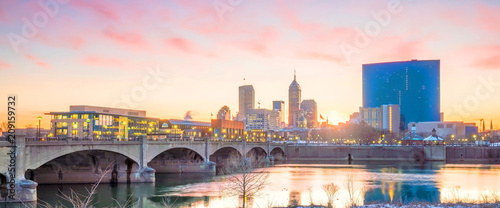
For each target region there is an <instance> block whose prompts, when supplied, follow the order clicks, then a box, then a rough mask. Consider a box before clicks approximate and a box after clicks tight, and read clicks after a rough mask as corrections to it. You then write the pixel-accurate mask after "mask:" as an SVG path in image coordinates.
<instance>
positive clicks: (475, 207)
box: [360, 203, 500, 208]
mask: <svg viewBox="0 0 500 208" xmlns="http://www.w3.org/2000/svg"><path fill="white" fill-rule="evenodd" d="M394 207H398V208H465V207H469V208H470V207H472V208H498V207H500V203H494V204H467V203H460V204H426V203H415V204H372V205H365V206H360V208H394Z"/></svg>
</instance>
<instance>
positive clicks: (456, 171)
mask: <svg viewBox="0 0 500 208" xmlns="http://www.w3.org/2000/svg"><path fill="white" fill-rule="evenodd" d="M267 170H268V171H269V172H270V174H269V184H268V186H266V188H265V189H264V190H263V191H262V192H261V194H260V195H259V196H257V197H254V198H251V199H250V200H249V201H250V202H251V204H253V205H254V207H269V205H272V206H282V207H284V206H289V205H290V204H299V205H310V204H311V201H312V203H314V204H316V205H326V203H327V198H326V194H325V193H324V191H323V190H322V188H321V187H322V186H323V185H325V184H328V183H332V182H333V183H335V184H336V185H339V186H340V188H341V189H340V191H339V194H338V195H337V200H336V202H335V206H336V207H344V206H345V204H346V203H347V201H348V199H349V197H348V192H347V187H346V184H347V181H348V177H352V178H353V185H354V187H355V190H358V191H359V203H360V204H372V203H388V202H393V203H409V202H421V201H424V202H430V203H438V202H452V200H451V199H454V200H455V199H456V197H457V196H458V197H459V198H460V199H461V200H462V201H465V200H466V199H467V200H473V201H480V199H481V193H483V192H485V190H494V189H498V191H500V166H499V165H451V164H448V165H445V164H443V163H425V164H398V163H389V162H385V163H382V162H365V163H359V162H358V163H356V164H353V165H348V164H298V163H297V164H280V165H275V166H273V167H270V168H268V169H267ZM156 177H157V182H156V184H154V185H153V184H132V185H126V184H120V185H118V186H117V187H110V186H109V185H107V184H103V185H101V186H100V187H99V189H98V193H99V194H98V195H97V196H96V200H98V202H97V205H98V206H99V207H102V206H109V205H113V203H114V204H116V203H115V202H113V200H112V198H116V199H118V201H119V202H120V203H121V204H122V205H123V204H124V202H125V201H126V200H127V199H129V198H130V199H131V201H132V202H133V203H134V205H135V206H137V207H141V206H142V207H164V201H166V199H169V200H170V203H173V204H174V205H175V206H174V207H200V208H201V207H237V205H238V204H239V203H241V199H239V198H238V197H221V193H222V192H221V191H220V190H219V189H220V187H223V186H222V185H221V184H222V183H223V180H224V177H223V176H212V175H207V174H157V176H156ZM458 186H459V187H460V188H458V189H457V188H456V187H458ZM85 187H88V185H87V186H85V185H64V186H63V187H62V189H63V191H65V192H66V191H68V190H69V189H70V188H71V189H75V190H77V191H82V192H83V191H84V188H85ZM454 187H455V188H454ZM58 188H61V187H60V186H58V185H40V186H39V189H38V192H39V198H40V199H42V200H44V201H47V202H49V203H51V204H54V203H56V202H57V201H58V200H59V198H58V197H57V196H56V193H57V189H58ZM456 193H458V194H456ZM499 194H500V193H499Z"/></svg>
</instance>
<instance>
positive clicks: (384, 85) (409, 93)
mask: <svg viewBox="0 0 500 208" xmlns="http://www.w3.org/2000/svg"><path fill="white" fill-rule="evenodd" d="M389 104H397V105H399V106H400V111H401V117H400V118H401V121H402V126H403V128H404V127H405V126H406V124H407V123H409V122H426V121H440V120H441V114H440V113H441V112H440V61H439V60H427V61H418V60H411V61H402V62H389V63H373V64H364V65H363V107H364V108H378V107H380V106H382V105H389Z"/></svg>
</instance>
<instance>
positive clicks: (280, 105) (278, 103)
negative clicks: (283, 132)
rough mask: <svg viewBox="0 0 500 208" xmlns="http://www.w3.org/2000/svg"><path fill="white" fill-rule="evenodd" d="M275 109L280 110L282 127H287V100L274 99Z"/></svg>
mask: <svg viewBox="0 0 500 208" xmlns="http://www.w3.org/2000/svg"><path fill="white" fill-rule="evenodd" d="M273 110H274V111H278V112H280V128H283V127H285V123H286V122H285V115H286V112H285V101H282V100H277V101H273Z"/></svg>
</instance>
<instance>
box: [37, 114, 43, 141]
mask: <svg viewBox="0 0 500 208" xmlns="http://www.w3.org/2000/svg"><path fill="white" fill-rule="evenodd" d="M37 124H38V134H37V135H38V138H37V139H40V137H41V135H40V126H41V125H42V116H38V123H37Z"/></svg>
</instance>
